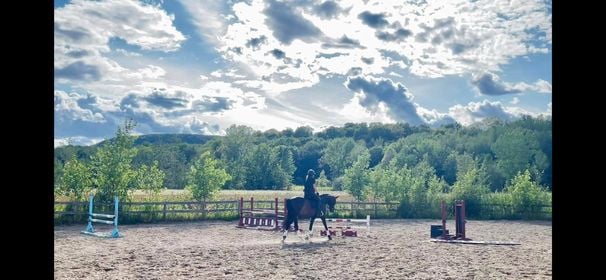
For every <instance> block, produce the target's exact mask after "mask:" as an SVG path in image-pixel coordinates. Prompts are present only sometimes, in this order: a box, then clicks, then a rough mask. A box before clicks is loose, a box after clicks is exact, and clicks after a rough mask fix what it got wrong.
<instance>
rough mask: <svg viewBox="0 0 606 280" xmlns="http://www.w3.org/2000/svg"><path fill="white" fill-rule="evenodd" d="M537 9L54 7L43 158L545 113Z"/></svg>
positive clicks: (506, 4) (545, 24)
mask: <svg viewBox="0 0 606 280" xmlns="http://www.w3.org/2000/svg"><path fill="white" fill-rule="evenodd" d="M551 15H552V12H551V1H531V0H522V1H506V0H486V1H485V0H478V1H464V0H445V1H402V0H398V1H373V0H367V1H362V0H351V1H350V0H343V1H332V0H327V1H325V0H283V1H278V0H248V1H235V0H234V1H232V0H226V1H201V0H178V1H177V0H171V1H140V2H138V1H131V0H124V1H57V0H55V15H54V16H55V20H54V22H55V24H54V30H55V31H54V39H55V47H54V55H55V58H54V68H55V78H54V80H55V82H54V84H55V86H54V99H55V105H54V106H55V108H54V110H55V122H54V123H55V145H56V146H57V145H63V144H65V143H67V142H68V141H69V142H70V143H73V144H80V145H89V144H93V143H96V142H98V141H100V140H103V139H106V138H109V137H112V136H113V135H114V133H115V131H116V127H117V126H118V125H119V124H121V123H123V121H124V120H125V119H128V118H132V119H134V120H135V121H136V122H137V123H138V126H137V128H136V133H137V134H150V133H196V134H214V135H221V134H224V132H225V129H226V128H228V127H229V126H230V125H232V124H238V125H247V126H250V127H253V128H254V129H257V130H263V131H264V130H267V129H270V128H275V129H278V130H282V129H285V128H288V127H290V128H293V129H294V128H296V127H299V126H305V125H308V126H311V127H313V128H314V129H315V131H320V130H322V129H323V128H325V127H328V126H341V125H343V124H344V123H346V122H367V123H370V122H386V123H394V122H407V123H410V124H412V125H417V124H427V125H430V126H432V127H433V126H439V125H442V124H446V123H452V122H459V123H461V124H462V125H470V124H472V123H474V122H478V121H481V120H483V119H485V118H487V117H496V118H499V119H503V120H512V119H515V118H516V117H519V116H520V115H522V114H527V115H533V116H538V115H551V84H552V80H551V73H552V72H551V61H552V28H551Z"/></svg>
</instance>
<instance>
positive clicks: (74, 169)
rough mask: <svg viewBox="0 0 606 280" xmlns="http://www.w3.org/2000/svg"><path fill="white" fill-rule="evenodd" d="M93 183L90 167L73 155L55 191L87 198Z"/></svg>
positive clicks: (60, 193) (79, 198)
mask: <svg viewBox="0 0 606 280" xmlns="http://www.w3.org/2000/svg"><path fill="white" fill-rule="evenodd" d="M92 184H93V181H92V178H91V173H90V169H89V167H88V166H87V165H86V164H84V163H82V162H80V161H79V160H77V159H76V157H75V156H72V158H71V159H70V160H68V161H67V162H66V163H65V166H64V167H63V175H62V176H61V179H60V180H59V184H58V186H57V188H56V189H55V193H56V194H59V195H66V196H69V197H72V198H74V199H76V200H78V201H81V200H85V199H86V197H87V194H88V192H89V191H90V190H91V189H92Z"/></svg>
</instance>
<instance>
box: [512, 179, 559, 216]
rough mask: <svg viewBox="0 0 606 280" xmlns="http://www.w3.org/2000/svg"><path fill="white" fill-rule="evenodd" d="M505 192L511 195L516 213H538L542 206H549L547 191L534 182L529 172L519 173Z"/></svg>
mask: <svg viewBox="0 0 606 280" xmlns="http://www.w3.org/2000/svg"><path fill="white" fill-rule="evenodd" d="M505 191H506V192H507V193H509V194H511V200H512V204H513V206H514V211H517V212H525V213H536V212H538V211H537V210H538V209H536V208H537V207H538V206H540V205H545V204H549V203H550V201H549V196H548V194H547V191H546V190H545V189H544V188H542V187H541V186H539V184H537V183H536V182H535V181H534V180H532V177H531V174H530V171H529V170H524V172H519V173H518V174H517V175H516V176H515V177H514V178H513V179H512V180H511V183H510V184H509V185H508V186H507V188H506V189H505Z"/></svg>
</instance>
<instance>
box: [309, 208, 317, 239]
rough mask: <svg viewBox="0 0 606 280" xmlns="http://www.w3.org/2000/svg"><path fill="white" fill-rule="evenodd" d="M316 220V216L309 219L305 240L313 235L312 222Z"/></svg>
mask: <svg viewBox="0 0 606 280" xmlns="http://www.w3.org/2000/svg"><path fill="white" fill-rule="evenodd" d="M315 220H316V214H313V215H312V216H311V218H310V219H309V231H308V232H307V236H308V237H307V238H309V237H311V236H312V235H313V233H314V232H313V227H314V222H315Z"/></svg>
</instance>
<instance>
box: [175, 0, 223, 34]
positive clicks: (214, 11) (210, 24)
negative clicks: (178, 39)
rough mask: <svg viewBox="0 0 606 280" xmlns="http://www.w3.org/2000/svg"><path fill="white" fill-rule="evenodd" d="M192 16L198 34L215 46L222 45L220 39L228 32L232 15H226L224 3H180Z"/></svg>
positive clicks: (183, 1)
mask: <svg viewBox="0 0 606 280" xmlns="http://www.w3.org/2000/svg"><path fill="white" fill-rule="evenodd" d="M179 2H180V3H181V4H182V5H183V6H184V7H185V9H186V10H187V11H188V12H189V14H190V15H191V20H192V23H193V24H194V25H195V26H196V27H197V28H198V33H199V34H200V35H202V37H203V38H205V39H206V40H208V41H210V42H211V43H213V44H217V45H218V44H220V43H221V42H220V41H219V40H218V38H219V37H221V36H223V34H224V33H225V31H226V27H227V23H228V22H229V20H230V19H231V17H230V15H225V14H224V13H225V11H226V7H225V4H226V3H225V2H224V1H199V0H180V1H179Z"/></svg>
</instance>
